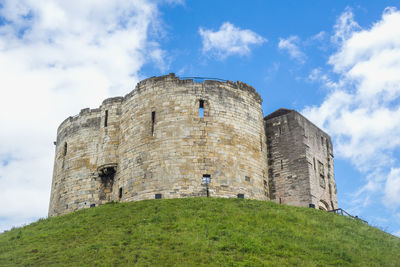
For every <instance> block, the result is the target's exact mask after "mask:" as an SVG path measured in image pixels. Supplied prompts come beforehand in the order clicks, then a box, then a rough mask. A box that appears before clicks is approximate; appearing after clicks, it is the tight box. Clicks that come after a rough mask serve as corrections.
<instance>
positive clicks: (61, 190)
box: [49, 109, 101, 215]
mask: <svg viewBox="0 0 400 267" xmlns="http://www.w3.org/2000/svg"><path fill="white" fill-rule="evenodd" d="M100 121H101V112H100V109H94V110H90V109H84V110H82V111H81V113H80V114H79V115H78V116H75V117H69V118H68V119H66V120H65V121H64V122H63V123H62V124H61V125H60V127H59V128H58V131H57V141H56V153H55V161H54V172H53V181H52V189H51V197H50V207H49V215H61V214H64V213H66V212H69V211H73V210H76V209H79V208H83V207H85V206H89V205H90V203H91V202H94V201H96V196H95V195H94V194H95V192H96V184H95V180H94V178H95V177H96V176H97V171H96V170H97V162H96V160H97V147H98V137H99V128H100Z"/></svg>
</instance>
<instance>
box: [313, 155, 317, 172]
mask: <svg viewBox="0 0 400 267" xmlns="http://www.w3.org/2000/svg"><path fill="white" fill-rule="evenodd" d="M313 162H314V171H316V170H317V167H316V166H315V158H313Z"/></svg>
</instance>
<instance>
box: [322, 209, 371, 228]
mask: <svg viewBox="0 0 400 267" xmlns="http://www.w3.org/2000/svg"><path fill="white" fill-rule="evenodd" d="M328 212H333V213H335V214H339V215H343V216H348V217H350V218H353V219H356V220H360V221H362V222H363V223H366V224H368V222H367V221H365V220H363V219H360V218H359V217H358V216H353V215H351V214H350V213H348V212H347V211H345V210H344V209H341V208H339V209H334V210H328Z"/></svg>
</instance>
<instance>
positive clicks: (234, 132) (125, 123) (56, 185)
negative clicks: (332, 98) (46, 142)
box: [49, 74, 337, 216]
mask: <svg viewBox="0 0 400 267" xmlns="http://www.w3.org/2000/svg"><path fill="white" fill-rule="evenodd" d="M261 102H262V99H261V97H260V95H259V94H258V93H257V92H256V91H255V89H254V88H253V87H251V86H249V85H247V84H245V83H242V82H239V81H237V82H231V81H222V80H215V79H203V80H201V81H200V82H199V81H198V80H197V79H187V78H179V77H176V76H175V75H174V74H169V75H165V76H160V77H152V78H149V79H146V80H143V81H141V82H139V83H138V84H137V86H136V88H135V90H133V91H132V92H130V93H129V94H127V95H126V96H124V97H114V98H109V99H106V100H104V101H103V103H102V105H101V106H100V107H99V108H97V109H83V110H81V112H80V113H79V115H77V116H74V117H69V118H67V119H66V120H65V121H64V122H62V123H61V125H60V126H59V128H58V131H57V141H56V142H55V145H56V151H55V162H54V174H53V181H52V189H51V197H50V207H49V216H58V215H62V214H66V213H69V212H72V211H75V210H78V209H82V208H88V207H94V206H97V205H101V204H104V203H107V202H110V201H123V202H125V201H136V200H143V199H154V198H156V199H158V198H182V197H195V196H210V197H229V198H233V197H235V198H249V199H258V200H272V201H275V202H277V203H281V204H288V205H295V206H304V207H314V208H319V209H323V210H331V209H335V208H337V191H336V184H335V180H334V171H333V152H332V151H333V150H332V142H331V139H330V137H329V136H328V135H327V134H326V133H324V132H323V131H322V130H320V129H319V128H318V127H316V126H315V125H314V124H312V123H311V122H310V121H308V120H307V119H306V118H305V117H303V116H302V115H301V114H299V113H298V112H296V111H294V110H289V109H279V110H277V111H275V112H273V113H272V114H270V115H268V116H266V117H264V116H263V112H262V109H261Z"/></svg>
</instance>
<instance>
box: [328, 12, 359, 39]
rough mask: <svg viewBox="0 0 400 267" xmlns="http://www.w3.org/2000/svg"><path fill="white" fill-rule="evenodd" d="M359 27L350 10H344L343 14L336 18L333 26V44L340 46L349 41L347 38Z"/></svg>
mask: <svg viewBox="0 0 400 267" xmlns="http://www.w3.org/2000/svg"><path fill="white" fill-rule="evenodd" d="M359 29H360V25H358V23H357V22H355V21H354V14H353V12H352V11H351V9H350V8H346V10H345V12H343V13H342V15H341V16H340V17H339V18H338V20H337V21H336V24H335V26H334V30H335V34H334V35H333V36H332V38H331V39H332V41H333V42H334V43H337V44H340V43H342V42H344V41H346V40H348V39H349V37H350V36H351V35H352V34H353V33H354V32H355V31H357V30H359Z"/></svg>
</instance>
